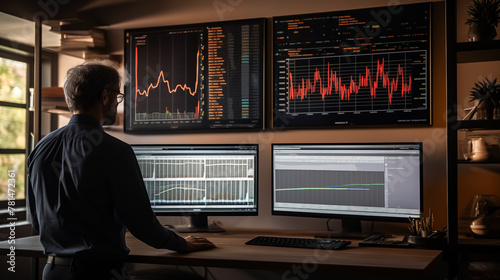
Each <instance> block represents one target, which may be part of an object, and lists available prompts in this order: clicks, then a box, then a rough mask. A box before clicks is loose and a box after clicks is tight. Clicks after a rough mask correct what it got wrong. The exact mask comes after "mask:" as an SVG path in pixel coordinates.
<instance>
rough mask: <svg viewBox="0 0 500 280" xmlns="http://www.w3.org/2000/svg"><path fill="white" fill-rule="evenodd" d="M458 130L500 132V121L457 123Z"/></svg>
mask: <svg viewBox="0 0 500 280" xmlns="http://www.w3.org/2000/svg"><path fill="white" fill-rule="evenodd" d="M456 129H477V130H500V120H472V121H457V123H456Z"/></svg>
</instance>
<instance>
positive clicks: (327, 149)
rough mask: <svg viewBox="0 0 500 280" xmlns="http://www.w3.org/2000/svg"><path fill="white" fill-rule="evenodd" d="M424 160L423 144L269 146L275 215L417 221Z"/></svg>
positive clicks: (421, 202)
mask: <svg viewBox="0 0 500 280" xmlns="http://www.w3.org/2000/svg"><path fill="white" fill-rule="evenodd" d="M422 162H423V161H422V144H421V143H369V144H273V146H272V166H273V167H272V173H273V174H272V177H273V186H272V189H273V206H272V210H273V214H277V215H292V216H310V217H326V218H340V219H343V220H346V221H355V222H356V221H357V222H358V224H359V225H360V221H361V220H376V221H392V222H404V221H408V218H409V217H412V218H418V217H420V212H421V211H422V207H423V201H422V194H423V183H422V178H423V177H422ZM346 224H347V223H346ZM358 229H359V227H358ZM344 230H346V231H349V230H353V229H349V230H347V229H344Z"/></svg>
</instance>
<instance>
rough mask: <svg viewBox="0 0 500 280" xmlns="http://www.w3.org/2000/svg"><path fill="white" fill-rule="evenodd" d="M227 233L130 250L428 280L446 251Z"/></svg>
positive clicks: (34, 240) (176, 258)
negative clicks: (190, 247) (200, 242)
mask: <svg viewBox="0 0 500 280" xmlns="http://www.w3.org/2000/svg"><path fill="white" fill-rule="evenodd" d="M226 230H227V232H225V233H200V234H195V235H196V236H204V237H207V238H208V239H210V240H211V241H212V242H213V243H214V244H215V245H216V246H217V248H215V249H212V250H208V251H201V252H194V253H188V254H180V253H177V252H172V251H168V250H163V249H154V248H151V247H149V246H148V245H146V244H144V243H142V242H141V241H139V240H137V239H136V238H134V237H133V236H131V235H129V234H128V235H127V246H128V247H129V248H130V255H129V257H128V261H129V262H134V263H150V264H170V265H188V266H204V267H223V268H243V269H272V270H282V271H287V270H290V271H292V268H293V266H294V265H299V266H300V267H302V268H304V269H312V270H314V271H317V272H335V273H339V274H355V275H370V274H373V273H376V275H377V276H391V277H392V276H394V277H408V278H412V277H413V278H424V277H426V276H428V275H429V274H430V273H431V272H432V271H433V270H434V269H435V268H436V267H437V266H438V265H439V263H440V262H441V259H442V255H443V252H442V251H440V250H424V249H413V248H376V247H358V242H359V241H357V240H352V244H351V245H350V246H348V247H346V248H345V249H342V250H335V251H330V250H316V249H297V248H282V247H267V246H249V245H245V242H246V241H248V240H250V239H251V238H253V237H255V236H257V235H272V236H294V237H308V238H311V237H312V236H313V235H314V233H312V232H305V231H300V232H299V231H283V230H257V229H227V228H226ZM10 246H12V245H11V244H8V243H7V241H2V242H0V253H1V254H6V253H8V252H9V250H10ZM15 246H16V256H26V257H44V255H43V249H42V246H41V245H40V241H39V238H38V236H30V237H25V238H18V239H16V243H15Z"/></svg>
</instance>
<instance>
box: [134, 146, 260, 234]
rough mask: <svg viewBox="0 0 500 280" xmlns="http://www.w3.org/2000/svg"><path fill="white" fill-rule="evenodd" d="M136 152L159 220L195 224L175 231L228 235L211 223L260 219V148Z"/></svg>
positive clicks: (157, 148)
mask: <svg viewBox="0 0 500 280" xmlns="http://www.w3.org/2000/svg"><path fill="white" fill-rule="evenodd" d="M132 148H133V150H134V153H135V155H136V157H137V161H138V163H139V167H140V169H141V172H142V176H143V180H144V184H145V185H146V191H147V193H148V195H149V200H150V202H151V207H152V209H153V211H154V212H155V213H156V215H159V216H189V217H190V218H191V219H190V223H189V225H183V226H176V227H175V229H176V231H179V232H200V231H208V232H217V231H223V229H222V228H220V227H218V226H216V225H213V224H209V223H208V218H207V217H208V216H211V215H213V216H250V215H257V198H258V197H257V191H258V168H257V167H258V153H259V146H258V145H257V144H245V145H132Z"/></svg>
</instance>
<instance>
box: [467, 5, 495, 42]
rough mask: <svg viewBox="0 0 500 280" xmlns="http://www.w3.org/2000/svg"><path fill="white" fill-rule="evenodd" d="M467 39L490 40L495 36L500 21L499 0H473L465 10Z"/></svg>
mask: <svg viewBox="0 0 500 280" xmlns="http://www.w3.org/2000/svg"><path fill="white" fill-rule="evenodd" d="M467 14H468V15H469V19H467V20H466V22H465V23H467V24H468V25H469V33H468V35H467V36H468V37H469V41H485V40H492V39H493V38H495V37H496V36H497V31H496V27H497V26H498V22H499V21H500V0H474V1H473V2H472V6H469V9H468V10H467Z"/></svg>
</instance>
